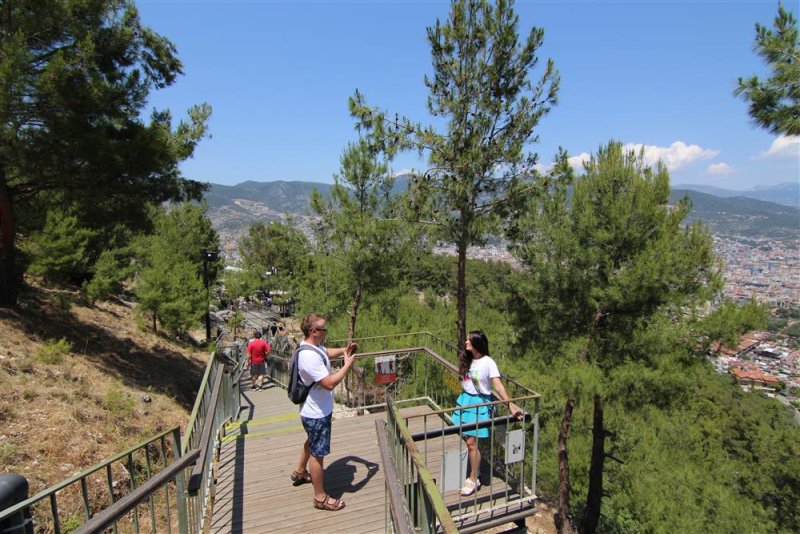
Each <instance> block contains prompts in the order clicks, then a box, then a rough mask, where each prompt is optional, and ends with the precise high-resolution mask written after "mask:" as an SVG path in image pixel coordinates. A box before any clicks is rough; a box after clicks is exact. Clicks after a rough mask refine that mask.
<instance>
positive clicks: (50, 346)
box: [36, 338, 72, 365]
mask: <svg viewBox="0 0 800 534" xmlns="http://www.w3.org/2000/svg"><path fill="white" fill-rule="evenodd" d="M71 350H72V344H71V343H70V342H69V341H67V340H66V339H65V338H61V339H59V340H57V341H51V342H49V343H47V344H45V345H44V346H43V347H42V348H41V349H39V352H38V353H36V360H37V361H40V362H42V363H46V364H51V365H55V364H60V363H62V362H63V361H64V357H65V356H66V355H68V354H69V353H70V351H71Z"/></svg>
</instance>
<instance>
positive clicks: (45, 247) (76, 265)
mask: <svg viewBox="0 0 800 534" xmlns="http://www.w3.org/2000/svg"><path fill="white" fill-rule="evenodd" d="M92 237H93V231H92V230H90V229H88V228H83V227H81V226H80V221H79V220H78V218H77V217H76V216H75V215H73V214H72V213H71V211H70V210H68V209H53V210H51V211H49V212H47V219H46V222H45V224H44V227H43V228H42V229H41V230H40V231H37V232H34V233H33V234H32V235H31V237H30V240H29V242H28V243H27V245H28V248H29V253H30V257H31V259H32V261H31V264H30V265H29V267H28V271H29V272H30V273H31V274H34V275H38V276H44V277H45V278H46V279H47V280H49V281H56V282H65V281H69V280H74V279H75V278H76V277H78V276H80V274H81V273H84V272H86V270H87V265H88V264H89V263H90V261H91V259H90V257H89V254H88V245H89V242H90V240H91V239H92Z"/></svg>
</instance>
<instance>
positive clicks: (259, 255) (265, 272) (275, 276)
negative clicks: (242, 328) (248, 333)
mask: <svg viewBox="0 0 800 534" xmlns="http://www.w3.org/2000/svg"><path fill="white" fill-rule="evenodd" d="M309 250H310V246H309V243H308V239H306V236H305V235H304V234H303V233H302V232H301V231H300V230H298V229H297V228H295V227H293V226H292V225H291V221H287V222H279V221H270V222H269V223H268V224H265V223H264V222H261V221H258V222H255V223H253V224H251V225H250V227H249V228H248V229H247V235H245V236H244V237H243V238H242V240H241V242H240V243H239V256H240V257H241V264H242V267H243V268H244V269H245V271H246V275H245V276H244V277H239V280H238V282H239V283H238V284H237V285H238V286H239V288H240V289H239V291H245V293H244V294H249V293H252V292H253V291H255V290H257V289H264V288H265V286H269V287H266V289H270V290H273V289H280V290H283V291H287V292H289V293H294V291H295V290H296V287H295V280H296V278H297V277H298V276H300V275H301V274H302V272H303V269H304V268H305V263H306V258H307V256H308V253H309Z"/></svg>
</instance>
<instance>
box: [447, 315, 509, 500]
mask: <svg viewBox="0 0 800 534" xmlns="http://www.w3.org/2000/svg"><path fill="white" fill-rule="evenodd" d="M458 374H459V377H460V378H461V389H462V390H463V391H462V392H461V394H460V395H459V396H458V399H456V405H457V406H469V405H472V404H483V403H487V402H492V401H493V400H494V399H493V397H492V387H494V389H495V390H496V391H497V393H498V394H499V396H500V398H501V399H502V400H504V401H508V400H509V397H508V393H506V388H505V386H503V383H502V382H501V381H500V371H499V369H498V368H497V364H496V363H495V361H494V360H493V359H491V358H490V357H489V340H488V339H487V338H486V334H484V333H483V332H480V331H472V332H470V333H469V334H468V335H467V341H466V343H465V345H464V350H463V351H462V352H460V353H459V357H458ZM493 408H494V406H477V407H475V408H470V409H467V410H456V411H455V412H453V424H454V425H462V424H468V423H475V422H478V421H488V420H489V419H491V417H492V412H493ZM509 411H511V413H513V414H514V416H515V417H517V418H520V417H522V411H520V410H519V408H518V407H517V406H516V405H514V404H513V403H511V404H510V405H509ZM462 435H463V436H464V441H466V443H467V449H468V451H469V465H470V473H469V476H468V477H467V479H466V480H465V481H464V487H463V488H461V495H472V494H473V493H475V492H476V491H477V490H478V489H479V488H480V487H481V483H480V481H479V480H478V468H479V466H480V464H481V452H480V450H479V449H478V438H488V437H489V429H488V428H479V429H477V430H467V431H466V432H463V433H462Z"/></svg>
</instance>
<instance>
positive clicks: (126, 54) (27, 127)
mask: <svg viewBox="0 0 800 534" xmlns="http://www.w3.org/2000/svg"><path fill="white" fill-rule="evenodd" d="M181 69H182V67H181V64H180V61H179V60H178V59H177V57H176V55H175V47H174V46H173V44H172V43H171V42H170V41H168V40H167V39H165V38H164V37H162V36H160V35H158V34H156V33H154V32H153V31H152V30H150V29H148V28H146V27H145V26H142V24H141V23H140V20H139V17H138V14H137V11H136V8H135V7H134V5H133V4H132V3H129V2H126V1H123V0H99V1H92V2H85V1H83V0H15V1H13V2H12V1H9V2H3V3H2V4H0V305H11V304H14V303H15V301H16V293H17V288H18V286H19V283H20V273H19V270H18V269H17V265H16V254H15V246H16V244H15V238H16V235H17V233H18V232H19V231H21V230H23V231H24V229H20V228H18V226H17V218H18V217H19V215H20V214H21V213H25V212H26V211H27V210H29V209H30V206H31V204H32V203H33V202H35V201H36V199H37V198H40V197H46V196H48V195H53V194H60V195H63V198H64V201H65V202H66V203H68V204H69V205H73V206H76V207H79V208H80V209H79V210H78V217H79V219H80V220H81V221H82V223H81V225H82V226H84V227H88V226H89V225H88V224H86V222H85V221H87V220H91V221H93V222H94V223H97V222H98V221H102V222H104V223H105V224H106V225H109V226H113V224H114V223H115V222H117V221H126V222H130V221H136V222H140V223H141V222H142V221H144V220H146V207H147V205H148V204H149V203H151V202H152V203H160V202H163V201H166V200H176V199H185V198H195V199H196V198H199V197H200V196H201V194H202V192H203V191H204V189H205V187H206V186H204V185H203V184H200V183H197V182H193V181H191V180H186V179H184V178H183V177H181V175H180V173H179V171H178V163H179V162H180V161H182V160H184V159H186V158H188V157H189V156H191V154H192V152H193V150H194V147H195V145H196V143H197V142H198V141H199V139H200V138H202V136H203V135H204V134H205V123H206V120H207V118H208V116H209V114H210V108H209V107H208V106H199V107H195V108H193V109H191V110H190V111H189V119H190V120H189V122H186V123H184V122H181V123H180V124H179V125H178V126H177V127H175V128H174V129H173V126H172V117H171V115H170V113H169V112H168V111H160V112H153V114H152V116H151V117H150V121H149V122H148V123H145V121H143V120H142V119H141V118H140V114H141V112H142V111H143V108H144V106H145V105H146V102H147V96H148V94H149V92H150V91H151V90H153V89H159V88H163V87H166V86H168V85H171V84H172V83H173V82H174V81H175V79H176V77H177V76H178V75H179V74H181ZM98 253H99V251H98Z"/></svg>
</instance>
